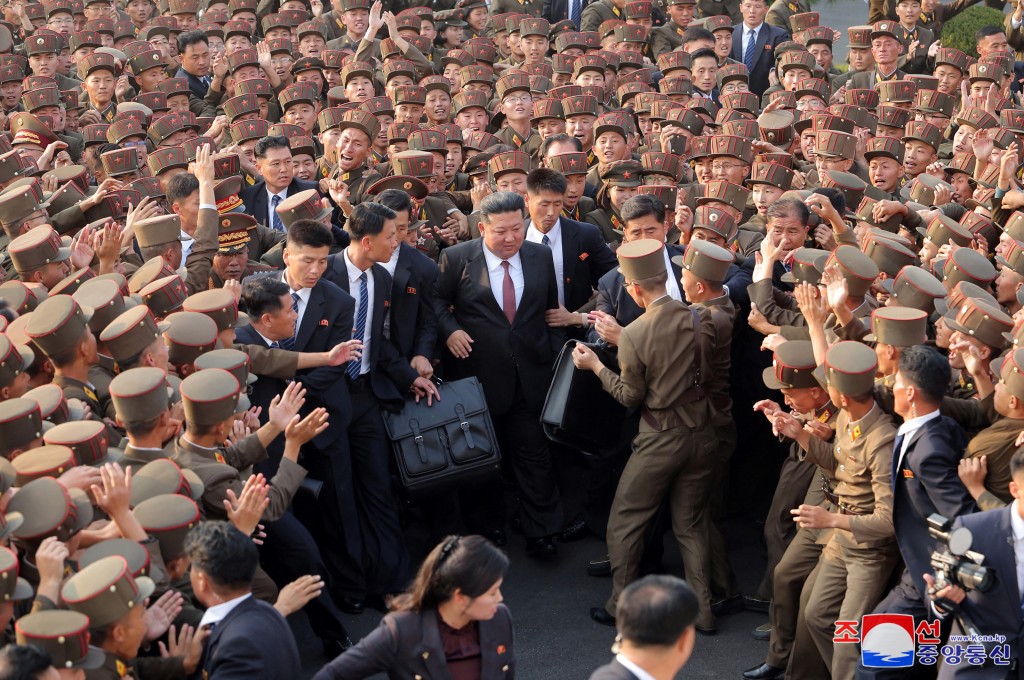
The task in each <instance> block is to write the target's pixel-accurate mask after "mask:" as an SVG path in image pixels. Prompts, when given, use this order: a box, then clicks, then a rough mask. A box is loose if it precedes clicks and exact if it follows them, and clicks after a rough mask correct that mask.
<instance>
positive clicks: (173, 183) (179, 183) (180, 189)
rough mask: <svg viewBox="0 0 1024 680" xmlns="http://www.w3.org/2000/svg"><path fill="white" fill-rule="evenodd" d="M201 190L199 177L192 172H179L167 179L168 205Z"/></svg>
mask: <svg viewBox="0 0 1024 680" xmlns="http://www.w3.org/2000/svg"><path fill="white" fill-rule="evenodd" d="M197 191H199V179H198V178H196V176H195V175H193V174H192V173H191V172H179V173H178V174H177V175H174V176H173V177H171V179H169V180H168V181H167V190H166V192H165V193H166V195H167V205H173V204H174V203H175V202H176V201H180V200H182V199H184V198H188V197H189V196H191V195H192V194H194V193H195V192H197Z"/></svg>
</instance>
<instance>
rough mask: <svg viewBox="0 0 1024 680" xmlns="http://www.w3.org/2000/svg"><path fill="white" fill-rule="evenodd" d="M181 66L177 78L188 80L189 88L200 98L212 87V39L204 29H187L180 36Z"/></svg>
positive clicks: (179, 52)
mask: <svg viewBox="0 0 1024 680" xmlns="http://www.w3.org/2000/svg"><path fill="white" fill-rule="evenodd" d="M178 54H179V55H180V58H181V68H179V69H178V72H177V73H175V74H174V77H175V78H185V79H186V80H188V89H189V90H190V91H191V92H192V94H194V95H195V96H196V97H197V98H199V99H204V98H205V97H206V93H207V91H208V90H209V89H210V81H211V78H210V59H211V57H212V56H213V55H211V54H210V40H209V38H207V37H206V33H205V32H204V31H198V30H196V31H185V32H184V33H182V34H181V35H179V36H178Z"/></svg>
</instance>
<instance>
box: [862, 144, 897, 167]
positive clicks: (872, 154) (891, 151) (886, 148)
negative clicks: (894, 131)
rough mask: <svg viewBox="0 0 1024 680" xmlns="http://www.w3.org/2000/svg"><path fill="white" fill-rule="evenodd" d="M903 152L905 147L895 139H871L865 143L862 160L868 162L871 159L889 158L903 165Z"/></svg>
mask: <svg viewBox="0 0 1024 680" xmlns="http://www.w3.org/2000/svg"><path fill="white" fill-rule="evenodd" d="M905 151H906V147H905V146H904V145H903V144H902V143H901V142H900V140H898V139H896V138H895V137H873V138H871V139H869V140H868V142H867V148H866V150H865V151H864V158H865V159H866V160H867V161H869V162H870V161H871V159H872V158H891V159H893V160H894V161H896V162H898V163H899V164H900V165H903V155H904V153H905Z"/></svg>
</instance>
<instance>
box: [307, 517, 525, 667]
mask: <svg viewBox="0 0 1024 680" xmlns="http://www.w3.org/2000/svg"><path fill="white" fill-rule="evenodd" d="M507 571H508V557H506V556H505V553H503V552H501V551H500V550H498V549H497V548H495V547H494V546H493V545H492V544H491V543H490V542H489V541H488V540H487V539H485V538H483V537H481V536H465V537H461V536H449V537H448V538H447V539H445V540H444V541H443V542H442V543H441V544H440V545H438V546H437V547H435V548H434V549H433V550H432V551H430V554H429V555H427V558H426V559H425V560H424V561H423V564H422V565H421V566H420V570H419V572H418V573H417V574H416V578H415V579H414V580H413V582H412V585H410V586H409V590H408V591H406V592H405V593H403V594H402V595H399V596H398V597H396V598H395V599H394V601H393V602H392V603H391V613H389V614H388V615H387V616H385V617H384V619H383V620H382V621H381V624H380V626H379V627H378V628H377V629H376V630H375V631H373V632H372V633H370V634H369V635H367V636H366V637H365V638H363V639H362V640H360V641H359V644H357V645H356V646H355V647H353V648H352V649H350V650H348V651H347V652H345V653H344V654H342V655H341V656H338V657H337V658H335V659H334V660H333V661H331V662H330V663H329V664H327V665H326V666H324V667H323V668H322V669H321V670H320V672H319V673H317V674H316V676H315V678H314V680H335V679H341V678H344V679H345V680H356V679H357V678H368V677H370V676H372V675H375V674H377V673H386V674H387V676H388V677H389V678H396V679H397V678H411V677H422V678H425V679H428V680H429V679H431V678H433V679H434V680H437V679H440V678H445V679H448V678H450V679H451V680H497V679H498V678H514V677H515V651H514V648H513V646H514V639H513V634H512V617H511V615H510V614H509V611H508V609H507V608H506V607H505V606H504V605H503V604H501V600H502V597H501V583H502V581H503V580H504V578H505V573H506V572H507Z"/></svg>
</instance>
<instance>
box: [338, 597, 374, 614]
mask: <svg viewBox="0 0 1024 680" xmlns="http://www.w3.org/2000/svg"><path fill="white" fill-rule="evenodd" d="M334 603H335V604H336V605H338V609H340V610H341V611H343V612H345V613H346V614H362V613H363V610H364V609H365V608H366V605H365V604H363V601H362V600H360V599H359V598H358V597H351V596H348V595H346V596H345V597H342V598H337V599H335V601H334Z"/></svg>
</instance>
